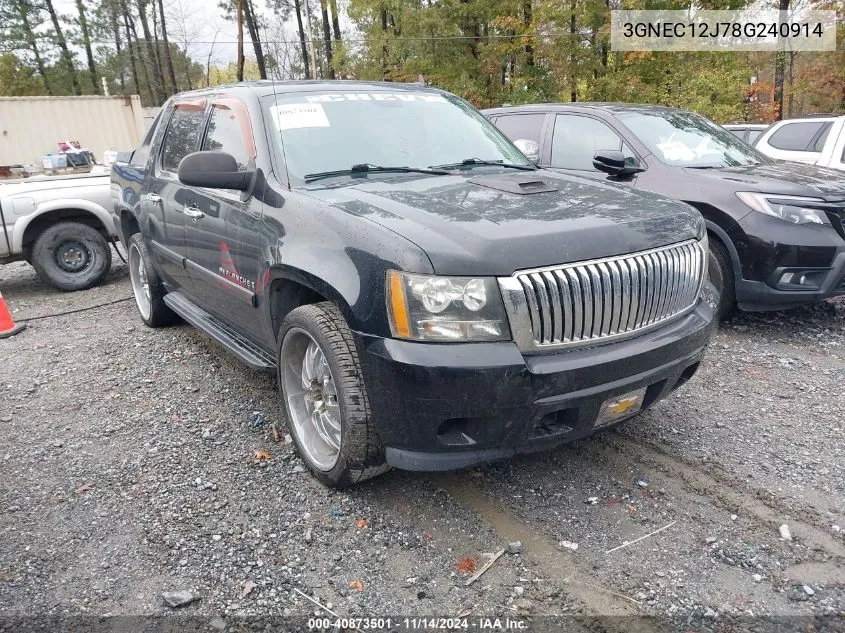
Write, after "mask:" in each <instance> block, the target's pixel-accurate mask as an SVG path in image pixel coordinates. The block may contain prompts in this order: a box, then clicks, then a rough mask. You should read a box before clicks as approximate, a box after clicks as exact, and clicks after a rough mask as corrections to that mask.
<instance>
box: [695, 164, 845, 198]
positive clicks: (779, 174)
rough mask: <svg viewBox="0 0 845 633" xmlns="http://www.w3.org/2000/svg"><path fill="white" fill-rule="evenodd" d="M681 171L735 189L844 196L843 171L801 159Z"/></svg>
mask: <svg viewBox="0 0 845 633" xmlns="http://www.w3.org/2000/svg"><path fill="white" fill-rule="evenodd" d="M684 171H685V172H686V173H687V174H692V173H694V174H695V175H697V176H699V177H701V178H702V179H705V180H706V179H711V178H712V179H716V180H720V181H722V182H724V183H726V184H730V185H733V186H735V187H736V191H758V192H760V193H778V194H782V195H789V196H809V197H813V198H824V199H825V200H827V201H829V202H833V201H839V200H845V173H843V172H841V171H837V170H835V169H827V168H825V167H816V166H815V165H805V164H804V163H793V162H787V161H776V162H773V163H761V164H759V165H747V166H744V167H723V168H720V169H690V168H685V169H684Z"/></svg>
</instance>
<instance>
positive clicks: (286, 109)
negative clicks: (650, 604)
mask: <svg viewBox="0 0 845 633" xmlns="http://www.w3.org/2000/svg"><path fill="white" fill-rule="evenodd" d="M113 178H114V185H115V186H114V188H113V191H114V192H115V195H116V199H115V222H116V225H117V226H119V227H120V231H121V234H122V236H121V239H122V240H123V241H124V243H125V244H127V246H128V250H129V263H130V274H131V278H132V285H133V290H134V293H135V298H136V302H137V305H138V310H139V313H140V316H141V319H142V320H143V321H144V322H145V323H146V324H147V325H149V326H151V327H156V326H159V325H163V324H165V323H167V322H170V321H171V320H172V319H173V318H174V316H175V315H178V316H181V317H182V318H183V319H185V320H186V321H187V322H189V323H191V324H192V325H194V326H196V327H198V328H200V329H202V330H203V331H204V332H206V333H207V334H208V335H209V336H211V337H212V338H213V339H215V340H216V341H217V342H218V343H220V344H221V345H223V346H224V347H225V348H227V349H228V350H230V351H231V352H232V353H233V354H235V355H236V356H237V357H238V358H240V359H241V360H242V361H244V362H245V363H247V364H248V365H249V366H251V367H253V368H256V369H260V370H269V371H274V372H275V373H276V375H277V378H278V382H279V387H280V389H281V392H282V396H283V402H284V407H285V414H286V418H287V423H288V427H289V429H290V433H291V435H292V436H293V439H294V442H295V444H296V446H297V448H298V450H299V454H300V455H301V457H302V459H303V460H304V461H305V463H306V464H307V466H308V467H309V468H310V469H311V471H312V472H313V473H314V475H315V476H316V477H317V478H318V479H319V480H320V481H322V482H324V483H325V484H327V485H330V486H348V485H351V484H354V483H356V482H359V481H363V480H364V479H367V478H369V477H372V476H374V475H377V474H379V473H382V472H384V471H385V470H386V469H388V468H389V467H391V466H394V467H398V468H404V469H409V470H446V469H452V468H461V467H465V466H470V465H472V464H477V463H480V462H484V461H488V460H493V459H501V458H504V457H508V456H511V455H514V454H517V453H527V452H532V451H537V450H541V449H546V448H550V447H553V446H556V445H559V444H561V443H563V442H567V441H571V440H573V439H575V438H579V437H584V436H586V435H589V434H591V433H594V432H596V431H598V430H600V429H604V428H607V427H609V426H611V425H613V424H616V423H618V422H620V421H621V420H624V419H627V418H629V417H630V416H632V415H634V414H636V413H638V412H639V411H642V410H644V409H646V408H648V407H650V406H652V405H653V404H654V403H655V402H657V401H658V400H660V399H661V398H663V397H665V396H667V395H668V394H669V393H671V392H672V391H673V390H674V389H676V388H677V387H679V386H680V385H682V384H684V383H685V382H686V381H687V380H689V379H690V378H691V377H692V376H693V374H694V373H695V371H696V369H697V368H698V365H699V363H700V361H701V359H702V357H703V355H704V353H705V350H706V348H707V345H708V343H709V341H710V337H711V334H712V331H713V324H714V320H713V317H714V306H715V297H714V290H713V288H712V286H711V285H710V284H709V283H708V281H707V274H706V254H707V237H706V230H705V226H704V223H703V221H702V219H701V216H700V214H699V213H698V212H697V211H695V209H693V208H691V207H690V206H688V205H686V204H683V203H679V202H675V201H673V200H669V199H666V198H663V197H661V196H658V195H655V194H653V193H650V192H647V191H632V190H630V189H627V188H625V187H621V186H618V185H614V184H611V185H604V184H601V185H600V184H591V183H590V182H588V181H585V180H584V179H582V178H573V177H569V176H566V175H563V174H558V173H554V172H550V171H544V170H539V169H537V168H536V167H535V166H534V165H532V164H531V163H530V162H529V161H528V160H526V158H525V157H524V156H523V155H522V154H521V153H520V152H519V151H518V150H517V148H516V147H514V145H513V144H511V143H510V142H509V141H508V140H507V138H506V137H505V136H504V135H502V134H501V133H500V132H499V131H498V130H496V129H495V128H494V127H493V126H492V125H491V124H490V123H489V121H487V120H486V119H485V118H484V117H483V116H482V115H481V114H479V113H478V112H477V111H476V110H475V109H473V108H472V107H471V106H470V105H469V104H467V103H466V102H465V101H463V100H461V99H459V98H458V97H455V96H454V95H451V94H448V93H445V92H442V91H439V90H433V89H429V88H426V87H424V86H421V85H417V84H408V85H403V84H392V83H364V82H322V83H318V82H285V83H278V82H276V83H273V82H255V83H250V84H244V85H237V86H229V87H221V88H218V89H208V90H203V91H197V92H193V93H186V94H183V95H179V96H177V97H174V98H172V99H171V100H170V101H169V102H168V103H167V104H166V106H165V107H164V110H163V112H162V115H161V118H160V121H159V123H158V124H157V125H155V126H154V127H153V128H152V129H151V131H150V134H149V135H148V137H147V139H146V140H145V142H144V146H143V147H142V148H140V149H139V150H137V151H136V152H135V153H134V154H132V155H130V156H122V157H121V160H119V161H118V164H117V165H116V166H115V168H114V172H113Z"/></svg>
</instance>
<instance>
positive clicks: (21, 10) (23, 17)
mask: <svg viewBox="0 0 845 633" xmlns="http://www.w3.org/2000/svg"><path fill="white" fill-rule="evenodd" d="M17 11H18V17H19V18H20V21H21V27H22V28H23V32H24V36H25V37H26V43H27V44H29V48H30V49H32V56H33V57H34V58H35V65H36V66H37V67H38V73H39V74H40V75H41V79H43V80H44V88H46V89H47V94H49V95H51V96H52V95H53V88H52V86H50V80H49V79H47V72H46V70H45V68H44V59H43V58H42V57H41V51H40V50H38V40H37V39H36V37H35V33H33V31H32V25H31V24H30V23H29V16H28V15H27V13H26V7H25V6H24V5H23V3H18V4H17Z"/></svg>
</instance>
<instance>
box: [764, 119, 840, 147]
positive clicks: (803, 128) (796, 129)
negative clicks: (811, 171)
mask: <svg viewBox="0 0 845 633" xmlns="http://www.w3.org/2000/svg"><path fill="white" fill-rule="evenodd" d="M824 126H825V121H802V122H800V123H785V124H784V125H783V126H782V127H781V128H780V129H778V130H775V133H774V134H772V135H771V136H770V137H769V140H768V143H769V145H771V146H772V147H774V148H775V149H782V150H786V151H792V152H811V151H819V150H813V149H811V148H810V144H811V143H812V142H813V139H814V138H815V137H816V134H818V133H819V132H821V131H822V128H823V127H824ZM822 136H823V137H824V138H827V135H826V134H823V135H822Z"/></svg>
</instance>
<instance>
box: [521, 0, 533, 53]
mask: <svg viewBox="0 0 845 633" xmlns="http://www.w3.org/2000/svg"><path fill="white" fill-rule="evenodd" d="M522 14H523V15H522V23H523V25H524V26H525V32H526V33H527V32H528V29H530V28H531V23H532V21H533V20H534V12H533V8H532V7H531V0H522ZM532 41H533V40H529V41H528V42H527V43H526V44H525V65H526V66H533V65H534V46H533V45H532V44H531V42H532Z"/></svg>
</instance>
